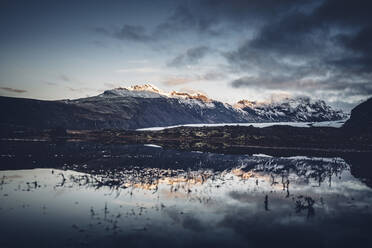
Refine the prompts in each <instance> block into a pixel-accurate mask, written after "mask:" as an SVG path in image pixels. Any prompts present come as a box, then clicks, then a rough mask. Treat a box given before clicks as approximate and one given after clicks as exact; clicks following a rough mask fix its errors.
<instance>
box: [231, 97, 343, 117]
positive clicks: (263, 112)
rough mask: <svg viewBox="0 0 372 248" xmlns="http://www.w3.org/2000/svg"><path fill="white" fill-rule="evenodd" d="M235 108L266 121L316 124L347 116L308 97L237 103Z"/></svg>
mask: <svg viewBox="0 0 372 248" xmlns="http://www.w3.org/2000/svg"><path fill="white" fill-rule="evenodd" d="M235 107H237V108H241V109H242V110H244V111H246V112H250V113H255V114H257V115H258V116H260V117H261V118H262V119H265V120H267V121H298V122H302V121H304V122H306V121H308V122H317V121H331V120H338V119H346V118H347V117H348V115H346V114H345V113H343V112H342V111H340V110H334V109H332V107H331V106H329V105H327V104H326V103H325V102H324V101H322V100H316V101H313V100H311V99H310V98H308V97H297V98H285V99H283V100H280V101H276V102H270V103H266V102H252V101H248V100H242V101H239V102H238V103H237V104H236V105H235Z"/></svg>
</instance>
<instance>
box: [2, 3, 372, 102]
mask: <svg viewBox="0 0 372 248" xmlns="http://www.w3.org/2000/svg"><path fill="white" fill-rule="evenodd" d="M371 9H372V1H369V0H229V1H227V0H200V1H196V0H195V1H186V0H184V1H178V0H169V1H166V0H165V1H160V0H158V1H151V0H149V1H145V0H133V1H131V0H124V1H110V0H106V1H96V0H87V1H77V0H75V1H55V0H47V1H37V0H33V1H29V0H25V1H18V0H2V1H1V3H0V27H1V30H2V35H1V36H0V54H1V55H0V95H4V96H17V97H30V98H39V99H65V98H77V97H85V96H92V95H96V94H98V93H100V92H102V91H103V90H105V89H110V88H114V87H119V86H130V85H134V84H143V83H152V84H154V85H155V86H157V87H159V88H161V89H163V90H166V91H168V90H186V91H191V90H197V91H201V92H204V93H207V94H208V95H209V96H210V97H212V98H215V99H218V100H222V101H227V102H230V103H234V102H236V101H238V100H240V99H249V100H268V99H272V98H277V97H282V96H303V95H307V96H311V97H313V98H321V99H324V100H326V101H327V102H328V103H330V104H332V105H334V106H336V107H342V108H344V109H350V107H352V106H354V105H355V104H357V103H359V102H360V101H361V100H364V99H366V98H368V97H369V96H371V95H372V15H371Z"/></svg>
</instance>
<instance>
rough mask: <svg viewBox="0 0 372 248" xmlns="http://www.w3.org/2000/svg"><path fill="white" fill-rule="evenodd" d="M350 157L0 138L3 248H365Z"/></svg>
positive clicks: (362, 191) (360, 188)
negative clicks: (12, 140)
mask: <svg viewBox="0 0 372 248" xmlns="http://www.w3.org/2000/svg"><path fill="white" fill-rule="evenodd" d="M350 161H351V160H350ZM350 161H349V159H343V158H340V157H336V158H308V157H289V158H279V157H270V156H265V155H255V156H253V155H224V154H213V153H200V152H184V151H176V150H163V149H161V148H157V147H151V146H127V145H102V144H89V143H60V144H51V143H46V142H45V143H42V142H41V143H38V142H35V143H33V142H31V143H30V142H24V143H22V142H21V143H17V142H13V143H11V142H6V143H4V142H3V143H1V158H0V162H1V169H2V171H0V223H1V225H0V233H1V237H2V238H1V239H0V247H26V246H27V247H110V246H119V245H120V246H124V247H149V246H151V247H164V246H166V247H168V246H169V247H186V246H188V247H190V246H193V247H271V246H279V247H298V246H300V247H347V246H353V247H358V246H362V245H363V246H366V244H372V243H371V242H372V237H371V235H370V225H371V223H372V209H371V203H372V189H371V188H370V186H368V185H370V179H369V178H370V175H364V177H363V178H362V177H361V175H363V174H365V173H360V168H361V166H360V165H359V164H358V165H353V163H351V162H350ZM36 168H38V169H36ZM363 170H365V169H363ZM367 171H368V170H367ZM363 172H364V171H363Z"/></svg>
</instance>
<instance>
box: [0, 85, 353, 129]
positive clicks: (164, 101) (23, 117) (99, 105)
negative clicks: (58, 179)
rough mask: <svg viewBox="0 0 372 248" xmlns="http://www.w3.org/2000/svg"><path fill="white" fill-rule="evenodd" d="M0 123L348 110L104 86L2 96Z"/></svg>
mask: <svg viewBox="0 0 372 248" xmlns="http://www.w3.org/2000/svg"><path fill="white" fill-rule="evenodd" d="M0 103H1V107H0V111H1V115H2V116H3V117H4V118H3V120H2V121H1V122H0V124H1V125H2V126H4V125H5V126H27V127H35V128H54V127H57V126H58V127H64V128H68V129H137V128H146V127H153V126H170V125H180V124H192V123H195V124H197V123H211V124H212V123H244V122H277V121H331V120H340V119H344V118H345V117H346V115H345V114H344V113H343V112H341V111H335V110H333V109H332V108H331V107H330V106H328V105H327V104H326V103H325V102H324V101H315V102H313V101H311V100H310V99H304V98H298V99H291V100H288V101H284V102H281V103H270V104H266V105H265V104H256V105H255V106H253V105H252V106H251V107H248V106H242V107H236V106H234V105H230V104H228V103H223V102H220V101H216V100H213V99H210V98H208V96H206V95H205V94H203V93H200V92H193V93H187V92H177V91H172V92H164V91H162V90H160V89H158V88H157V87H155V86H153V85H151V84H144V85H135V86H131V87H126V88H116V89H111V90H106V91H104V92H103V93H102V94H99V95H97V96H92V97H87V98H79V99H75V100H57V101H42V100H35V99H21V98H9V97H8V98H6V97H1V98H0Z"/></svg>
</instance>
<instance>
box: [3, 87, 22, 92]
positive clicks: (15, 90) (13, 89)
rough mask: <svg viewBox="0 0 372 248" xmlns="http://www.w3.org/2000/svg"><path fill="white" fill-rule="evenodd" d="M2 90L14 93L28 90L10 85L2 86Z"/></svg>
mask: <svg viewBox="0 0 372 248" xmlns="http://www.w3.org/2000/svg"><path fill="white" fill-rule="evenodd" d="M0 90H4V91H8V92H12V93H25V92H27V90H21V89H15V88H10V87H0Z"/></svg>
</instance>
